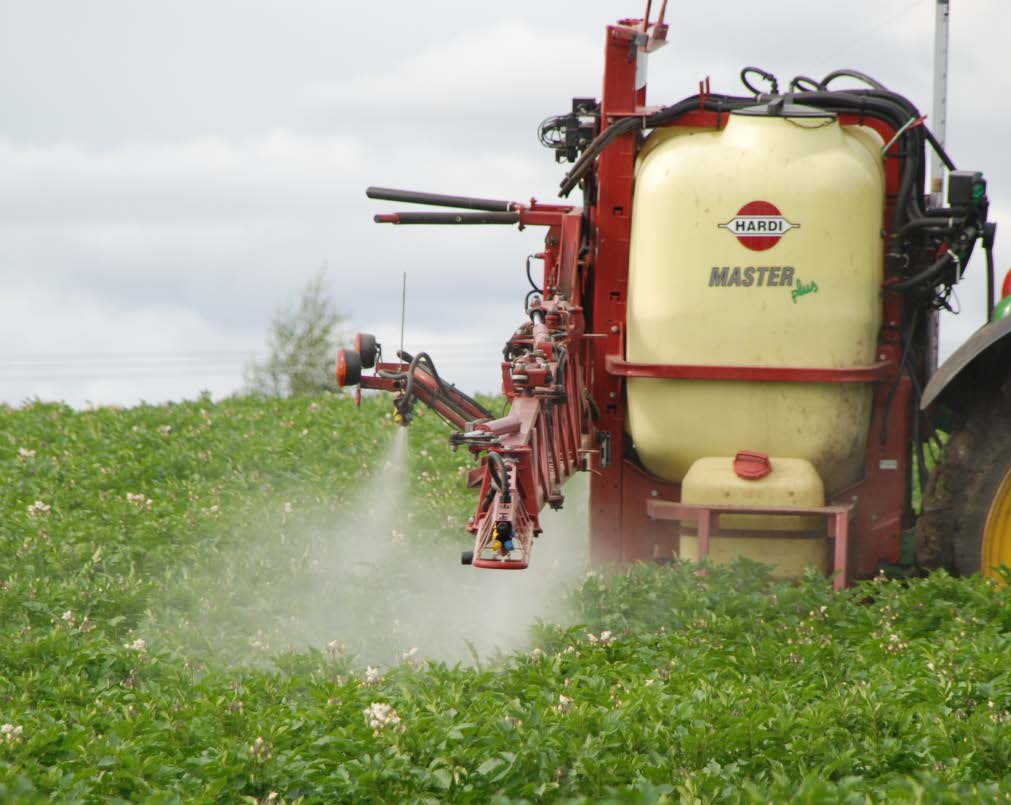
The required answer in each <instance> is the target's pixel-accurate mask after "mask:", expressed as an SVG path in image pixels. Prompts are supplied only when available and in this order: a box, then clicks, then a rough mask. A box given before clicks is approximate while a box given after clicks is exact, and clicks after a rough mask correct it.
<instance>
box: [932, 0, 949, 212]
mask: <svg viewBox="0 0 1011 805" xmlns="http://www.w3.org/2000/svg"><path fill="white" fill-rule="evenodd" d="M948 8H949V2H948V0H937V11H936V16H935V17H934V105H933V107H932V109H931V121H930V130H931V131H932V132H933V133H934V136H935V137H936V138H937V141H938V142H939V143H940V144H941V145H942V146H943V145H944V141H945V130H946V128H947V124H948ZM930 201H931V206H934V207H943V206H944V165H942V164H941V158H940V157H939V156H938V155H937V154H933V156H932V157H931V161H930Z"/></svg>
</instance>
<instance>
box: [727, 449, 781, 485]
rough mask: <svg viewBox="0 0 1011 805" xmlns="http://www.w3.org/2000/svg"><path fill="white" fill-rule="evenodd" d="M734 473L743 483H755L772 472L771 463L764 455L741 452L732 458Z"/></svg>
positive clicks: (747, 451)
mask: <svg viewBox="0 0 1011 805" xmlns="http://www.w3.org/2000/svg"><path fill="white" fill-rule="evenodd" d="M734 472H735V473H736V474H737V477H738V478H743V479H744V480H745V481H757V480H758V479H759V478H764V477H765V476H766V475H768V474H769V473H770V472H772V462H770V461H769V457H768V456H767V455H765V453H756V452H754V451H753V450H741V451H740V452H739V453H738V454H737V455H736V456H734Z"/></svg>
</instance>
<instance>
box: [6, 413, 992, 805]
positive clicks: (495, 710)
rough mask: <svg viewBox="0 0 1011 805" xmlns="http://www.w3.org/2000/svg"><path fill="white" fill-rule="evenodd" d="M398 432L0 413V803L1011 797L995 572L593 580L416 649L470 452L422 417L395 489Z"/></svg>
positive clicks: (374, 417)
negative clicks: (509, 632) (548, 614)
mask: <svg viewBox="0 0 1011 805" xmlns="http://www.w3.org/2000/svg"><path fill="white" fill-rule="evenodd" d="M387 415H388V401H385V400H376V399H373V400H366V401H365V404H364V405H363V408H362V410H360V411H357V410H355V409H354V408H353V406H352V405H351V403H350V401H349V399H348V398H346V397H337V396H329V397H323V398H314V399H289V400H273V399H269V400H264V399H256V398H238V399H231V400H226V401H224V402H220V403H213V402H211V401H210V400H207V399H203V400H197V401H193V402H188V403H183V404H177V405H165V406H139V407H137V408H132V409H126V410H114V409H109V408H100V409H96V410H88V411H79V412H75V411H73V410H71V409H69V408H67V407H65V406H61V405H51V404H41V403H33V404H29V405H26V406H24V407H21V408H16V409H15V408H0V800H2V801H5V802H6V801H11V802H33V801H40V800H44V799H50V798H52V799H55V800H58V801H61V802H92V801H97V800H108V801H151V802H218V801H234V802H243V801H245V802H285V801H302V802H334V801H377V800H378V801H389V802H399V801H432V802H436V801H453V802H489V801H492V802H494V801H502V802H504V801H531V802H536V801H548V800H550V801H557V800H565V801H574V802H598V801H612V802H657V801H682V800H688V801H701V802H709V801H731V802H740V801H746V802H766V801H770V800H772V801H778V800H787V799H791V800H797V801H801V802H838V801H852V802H864V801H867V800H868V799H870V800H875V801H884V800H888V801H939V802H964V801H976V800H997V799H1005V798H1008V796H1009V794H1011V776H1009V775H1011V672H1009V665H1011V664H1009V662H1008V659H1009V656H1011V640H1009V636H1008V635H1009V630H1011V605H1009V600H1011V598H1009V594H1008V592H1007V590H1006V589H1005V588H1002V587H998V586H996V585H993V584H991V583H988V582H985V581H983V580H981V579H979V578H975V579H953V578H950V577H948V576H946V575H944V574H936V575H934V576H931V577H929V578H926V579H915V580H908V581H901V582H900V581H888V580H886V579H884V578H881V579H877V580H875V581H872V582H867V583H864V584H861V585H859V586H857V587H855V588H853V589H851V590H848V591H845V592H843V593H833V592H832V590H831V587H830V584H829V583H828V582H827V581H826V580H825V579H822V578H819V577H816V576H811V577H809V578H806V579H804V580H802V581H801V582H798V583H793V584H784V583H774V582H772V581H770V580H769V578H768V576H767V573H766V571H765V569H764V568H762V567H761V566H758V565H755V564H752V563H747V562H740V563H738V564H736V565H734V566H733V567H730V568H711V569H710V571H709V573H708V574H707V575H704V576H700V575H699V574H698V573H697V572H696V568H693V567H688V566H683V565H674V566H666V567H652V566H649V567H647V566H636V567H632V568H625V569H617V570H614V571H612V570H603V569H593V570H591V571H587V572H586V573H585V574H583V575H582V576H581V580H580V582H579V583H578V584H577V585H575V586H574V588H573V589H572V590H571V592H570V594H569V597H568V609H567V614H566V615H565V617H561V618H554V619H552V620H543V621H541V622H538V623H536V624H535V625H533V628H531V629H530V631H529V637H528V641H527V643H526V644H525V645H524V646H523V647H522V648H519V649H514V650H507V651H501V652H499V653H497V654H495V655H493V656H488V654H487V653H481V652H478V651H475V657H473V658H471V659H469V660H467V661H465V662H445V661H441V660H439V659H433V656H436V655H434V654H432V653H430V652H427V651H425V650H424V647H422V650H421V651H412V648H413V646H412V641H413V640H414V639H415V638H418V637H419V634H421V633H422V632H423V631H424V629H426V628H434V626H435V624H436V622H437V621H439V620H440V619H442V618H444V617H448V616H449V610H450V609H451V608H452V607H451V606H447V607H434V606H431V603H430V602H431V599H429V598H425V597H423V596H422V595H421V594H420V593H419V590H418V589H417V585H418V584H419V583H420V582H418V580H417V579H418V577H419V575H422V576H423V575H424V572H425V571H426V567H427V566H425V565H420V570H419V565H418V562H420V559H418V557H422V556H427V555H429V554H437V553H438V552H442V551H446V552H450V553H451V552H453V551H456V550H459V548H460V547H465V544H466V540H465V539H463V538H462V537H461V536H460V535H461V533H462V525H463V523H464V521H465V519H466V517H467V515H468V513H469V508H470V506H471V505H472V501H471V498H470V497H469V496H468V495H467V494H466V493H465V491H464V490H463V484H462V481H461V479H460V470H461V469H462V468H465V467H468V466H471V464H470V460H469V458H468V457H467V456H466V455H463V454H452V453H450V452H449V451H448V450H447V449H446V446H445V435H446V431H445V429H444V428H443V427H442V426H441V425H440V424H439V423H438V422H436V421H435V420H434V417H421V418H419V421H418V422H417V424H416V425H414V426H412V432H411V434H410V444H409V447H408V455H407V457H406V461H407V464H406V466H407V472H406V475H404V476H403V477H401V476H398V475H397V468H396V467H388V466H386V464H387V463H388V462H389V459H390V456H391V452H390V451H391V447H390V445H391V442H392V440H393V439H394V427H393V426H392V425H391V424H390V420H389V419H388V417H387ZM391 479H397V480H396V482H395V483H393V482H391ZM401 489H402V499H398V495H400V494H401V492H400V491H398V490H401ZM400 557H407V559H408V560H409V561H399V558H400ZM536 558H537V557H536V555H535V561H536ZM414 571H418V572H416V573H415V572H414ZM464 572H466V573H468V574H470V575H468V576H467V577H466V578H467V579H468V583H474V582H473V581H472V580H473V579H475V578H479V576H477V575H475V574H476V573H477V571H472V570H466V571H464ZM443 586H446V585H443ZM445 592H446V594H447V596H448V598H447V600H449V601H452V600H453V598H452V594H453V591H452V590H451V589H450V590H447V591H445ZM520 598H521V596H520V595H516V596H510V594H509V593H508V588H506V590H505V592H503V591H501V590H498V591H496V592H495V593H494V594H493V595H492V594H489V595H488V596H487V598H486V599H482V603H481V605H480V606H478V607H474V609H476V611H475V612H473V613H472V614H473V617H474V622H475V623H479V624H480V623H483V622H490V621H495V620H503V619H509V618H510V617H512V616H513V615H514V613H516V612H518V611H519V607H520V604H521V601H520V600H519V599H520ZM412 618H414V620H412ZM403 624H411V628H410V629H406V628H401V627H402V626H403ZM345 632H346V634H345ZM422 636H423V635H422ZM464 637H466V635H464ZM352 638H356V639H352ZM365 638H368V639H367V640H366V639H365Z"/></svg>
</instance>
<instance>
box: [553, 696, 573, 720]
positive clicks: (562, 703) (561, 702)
mask: <svg viewBox="0 0 1011 805" xmlns="http://www.w3.org/2000/svg"><path fill="white" fill-rule="evenodd" d="M571 709H572V699H571V698H569V697H568V696H566V695H565V694H564V693H559V694H558V704H556V705H555V712H556V713H559V714H561V715H564V714H565V713H567V712H569V710H571Z"/></svg>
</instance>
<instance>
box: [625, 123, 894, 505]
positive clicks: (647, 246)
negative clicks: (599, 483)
mask: <svg viewBox="0 0 1011 805" xmlns="http://www.w3.org/2000/svg"><path fill="white" fill-rule="evenodd" d="M812 111H813V110H810V109H807V108H800V107H787V108H786V110H785V114H784V115H779V116H772V115H769V114H768V113H767V111H766V110H764V109H759V110H757V113H748V111H745V112H744V113H734V114H732V115H731V116H730V119H729V121H728V122H727V125H726V127H725V128H724V129H723V130H722V131H712V130H708V129H706V130H701V129H690V128H684V127H679V128H674V129H668V130H662V131H660V132H657V133H656V134H654V135H653V137H652V138H651V140H650V141H649V142H647V145H646V147H644V149H643V152H642V156H641V157H640V161H639V165H638V169H637V174H636V181H635V191H634V200H633V205H632V235H631V251H630V260H629V286H628V329H627V338H626V360H628V361H631V362H637V363H666V364H708V365H723V366H728V365H731V366H736V365H746V366H765V367H813V368H851V367H858V366H866V365H868V364H870V363H873V362H874V361H875V358H876V356H875V346H876V339H877V333H878V330H879V327H880V316H881V301H880V287H881V279H882V262H883V240H882V225H883V214H884V212H883V207H884V192H885V181H884V170H883V166H882V158H881V154H880V147H881V141H880V138H878V137H877V135H876V134H874V133H873V132H870V130H868V129H861V128H857V127H843V126H840V125H839V123H838V121H837V120H836V119H835V117H834V116H833V115H831V114H829V113H824V112H814V113H812ZM627 411H628V420H627V428H628V431H629V433H630V434H631V437H632V440H633V442H634V444H635V447H636V450H637V451H638V454H639V456H640V458H641V459H642V461H643V463H644V464H645V466H646V468H647V469H649V470H650V471H651V472H653V473H654V474H656V475H658V476H660V477H663V478H667V479H670V480H675V481H679V480H681V479H682V478H683V477H684V474H685V473H686V472H687V470H688V468H689V467H690V466H691V465H692V463H693V462H695V461H696V460H697V459H699V458H702V457H704V456H719V455H734V454H735V453H736V452H737V451H739V450H744V449H746V450H757V451H761V452H765V453H769V454H772V455H778V456H790V457H796V458H802V459H806V460H808V461H810V462H811V463H812V464H813V465H814V467H815V468H816V469H817V471H818V473H819V474H820V476H821V477H822V479H823V480H824V482H825V488H826V492H827V493H828V494H829V495H831V494H832V493H833V492H835V491H838V490H839V489H841V488H843V487H844V486H846V485H848V484H850V483H853V482H854V481H856V480H857V479H858V478H859V476H860V474H861V464H862V458H863V454H864V448H865V445H866V439H867V431H868V427H869V420H870V411H871V388H870V386H868V385H865V384H852V383H850V384H812V383H768V382H738V381H702V380H662V379H652V378H638V379H637V378H631V379H629V382H628V408H627Z"/></svg>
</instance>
